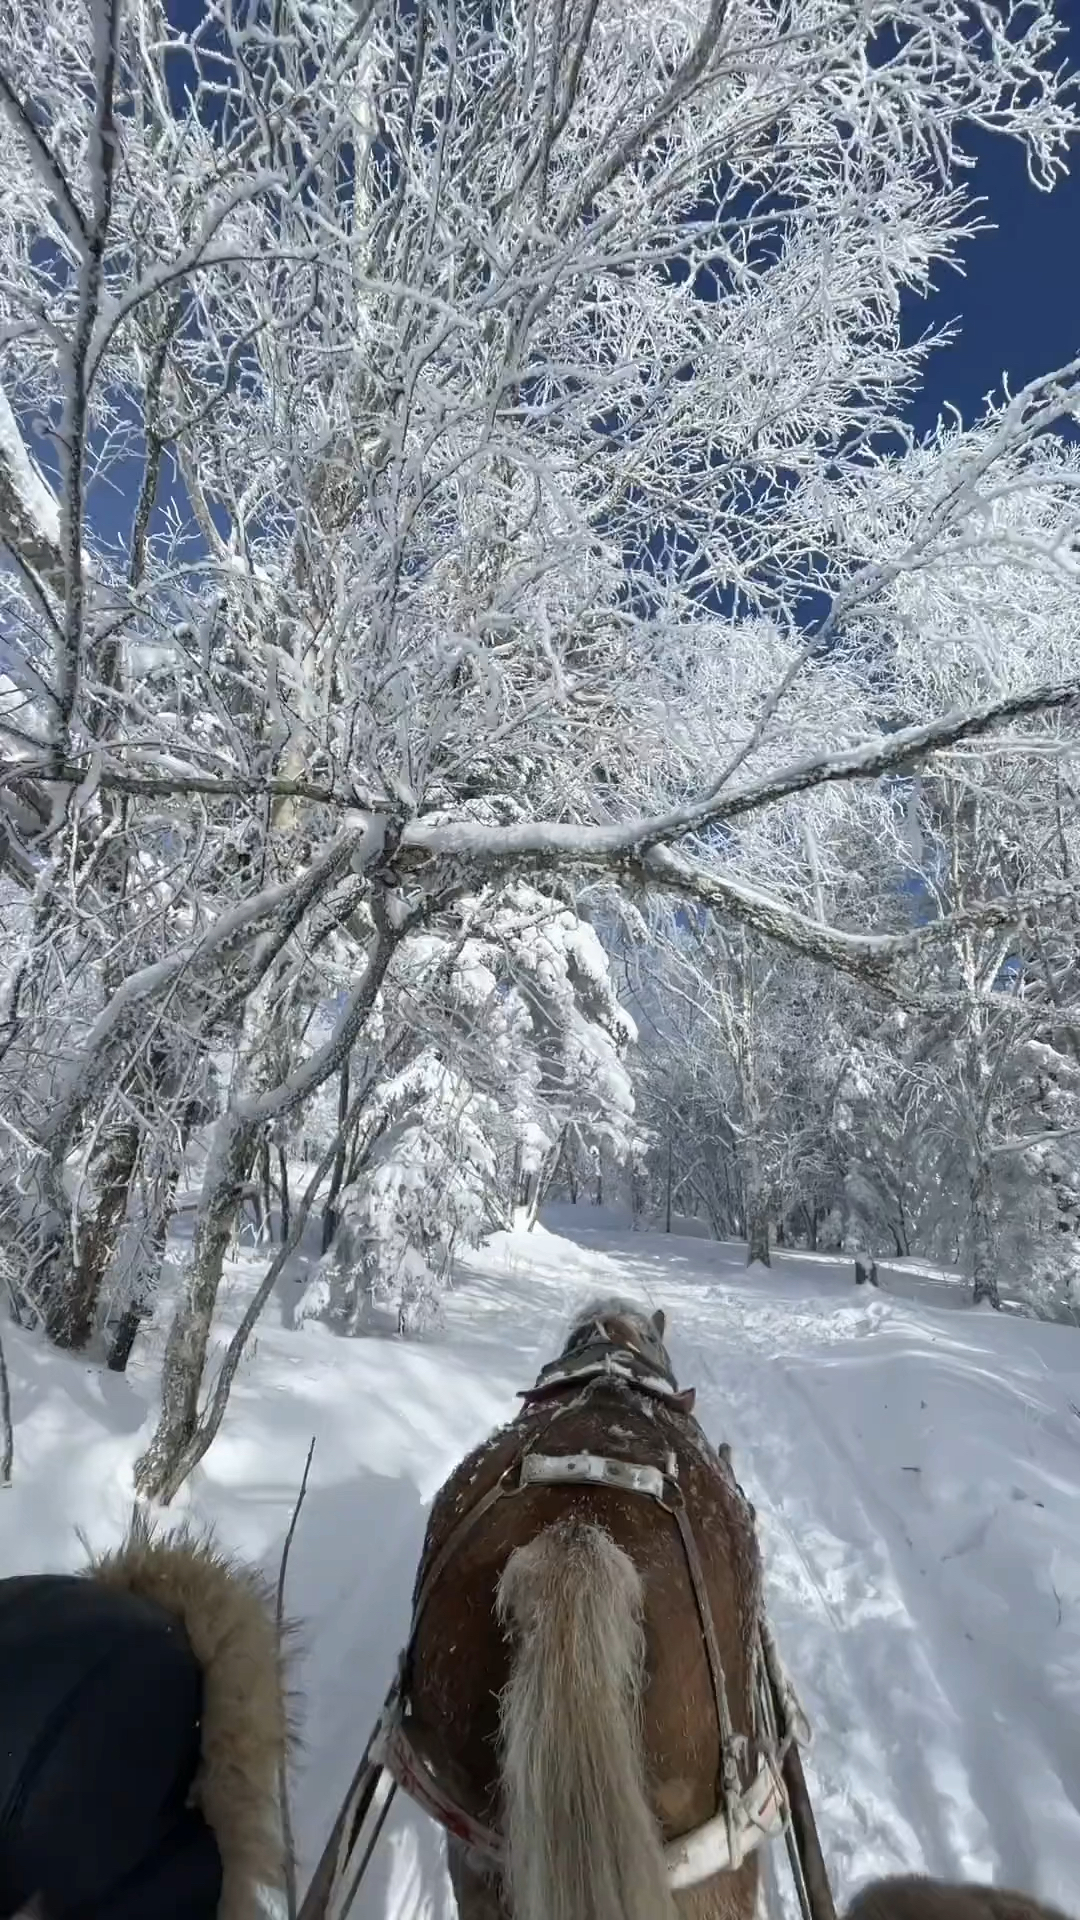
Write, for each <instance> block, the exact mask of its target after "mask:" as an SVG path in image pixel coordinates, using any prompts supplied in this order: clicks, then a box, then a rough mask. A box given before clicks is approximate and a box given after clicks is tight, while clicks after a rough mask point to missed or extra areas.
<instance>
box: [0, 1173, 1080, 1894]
mask: <svg viewBox="0 0 1080 1920" xmlns="http://www.w3.org/2000/svg"><path fill="white" fill-rule="evenodd" d="M547 1218H548V1223H549V1224H548V1226H547V1227H544V1226H540V1227H538V1228H537V1229H536V1230H535V1231H534V1232H533V1233H531V1234H530V1233H528V1232H527V1231H525V1230H524V1228H523V1227H519V1228H516V1229H515V1230H514V1231H512V1232H508V1233H503V1234H499V1235H496V1236H495V1237H494V1238H493V1239H492V1240H491V1241H489V1242H488V1243H487V1244H486V1245H485V1246H484V1247H483V1248H482V1249H481V1250H480V1251H479V1252H477V1253H476V1254H474V1255H472V1256H470V1257H469V1259H468V1261H467V1263H466V1264H465V1265H463V1266H462V1267H461V1269H460V1270H459V1283H458V1285H457V1287H456V1288H455V1290H454V1291H453V1293H452V1294H451V1295H450V1296H449V1298H448V1300H447V1304H446V1309H445V1315H444V1319H443V1324H442V1325H441V1327H440V1328H439V1329H438V1330H437V1331H430V1332H428V1333H426V1334H425V1335H424V1336H423V1337H422V1338H418V1339H412V1340H409V1341H398V1340H393V1339H389V1338H376V1337H372V1338H363V1339H353V1340H344V1339H341V1338H338V1337H336V1336H335V1335H333V1334H332V1333H330V1332H329V1331H328V1330H327V1329H326V1328H325V1327H323V1326H320V1325H318V1324H308V1325H305V1326H304V1327H303V1328H302V1329H297V1330H293V1329H292V1327H291V1320H292V1305H293V1302H294V1301H295V1299H296V1297H297V1294H298V1292H299V1287H298V1281H297V1279H290V1280H288V1281H286V1282H283V1283H282V1284H281V1287H280V1288H279V1293H278V1296H277V1299H276V1301H275V1302H274V1303H273V1304H272V1306H271V1309H270V1311H269V1313H268V1315H267V1318H266V1321H265V1323H264V1324H263V1325H262V1326H260V1328H259V1331H258V1334H257V1338H256V1341H255V1343H254V1347H253V1350H252V1352H251V1353H250V1354H249V1356H248V1358H247V1360H246V1362H245V1364H244V1366H243V1367H242V1368H241V1371H240V1374H239V1376H238V1378H237V1382H236V1385H235V1388H234V1392H233V1400H232V1403H231V1406H230V1410H229V1413H228V1416H227V1419H226V1423H225V1426H224V1428H223V1430H222V1433H221V1435H220V1437H219V1438H218V1440H217V1442H216V1444H215V1446H214V1447H213V1449H212V1451H211V1452H210V1454H209V1455H208V1457H207V1459H206V1461H205V1462H204V1464H203V1466H202V1467H201V1468H200V1469H199V1470H198V1471H197V1472H196V1474H195V1475H194V1476H193V1480H192V1482H191V1483H189V1485H188V1487H186V1488H185V1489H184V1491H183V1493H182V1494H181V1496H180V1498H179V1500H178V1502H177V1503H176V1509H177V1510H179V1511H181V1512H183V1511H185V1510H190V1511H194V1512H195V1513H196V1514H198V1515H199V1516H201V1517H203V1518H205V1519H208V1520H211V1521H213V1522H214V1523H215V1525H216V1526H217V1527H218V1529H219V1531H220V1533H221V1535H222V1537H223V1538H224V1539H225V1540H226V1541H227V1542H228V1543H229V1544H230V1545H231V1546H232V1547H233V1548H235V1549H236V1550H237V1551H238V1552H240V1553H243V1554H246V1555H250V1556H252V1557H253V1558H255V1559H256V1560H258V1561H260V1562H261V1563H262V1564H263V1565H264V1566H266V1567H267V1569H268V1570H276V1567H277V1563H278V1559H279V1556H280V1551H281V1545H282V1541H283V1538H284V1534H285V1529H286V1527H287V1525H288V1520H289V1515H290V1512H291V1509H292V1505H293V1501H294V1499H295V1496H296V1490H297V1486H298V1483H299V1480H300V1476H301V1473H302V1471H303V1464H304V1457H305V1454H306V1451H307V1445H308V1441H309V1439H310V1436H311V1434H312V1433H315V1434H316V1435H317V1437H318V1444H317V1448H316V1452H315V1458H314V1463H313V1467H312V1475H311V1483H310V1488H309V1492H308V1497H307V1501H306V1504H305V1507H304V1510H303V1513H302V1515H301V1519H300V1525H299V1530H298V1534H297V1539H296V1541H295V1544H294V1547H293V1552H292V1557H291V1561H290V1578H289V1606H290V1609H291V1611H292V1612H293V1613H294V1614H296V1615H298V1616H300V1617H301V1619H302V1621H303V1631H302V1654H301V1668H300V1674H299V1680H300V1685H301V1689H302V1692H303V1695H304V1703H305V1704H304V1721H305V1746H306V1752H305V1755H304V1757H303V1759H302V1761H301V1763H300V1765H299V1768H298V1772H297V1778H296V1782H295V1787H294V1794H293V1809H294V1818H295V1822H296V1827H297V1833H298V1841H299V1845H300V1848H301V1852H302V1861H301V1870H302V1875H305V1876H306V1873H307V1872H308V1871H309V1870H310V1867H311V1865H312V1863H313V1859H314V1856H315V1854H316V1852H317V1851H318V1849H319V1846H320V1845H321V1842H322V1840H323V1838H324V1836H325V1833H326V1830H327V1829H328V1827H329V1825H330V1822H331V1820H332V1818H333V1815H334V1813H335V1812H336V1810H337V1806H338V1803H339V1801H340V1798H341V1796H342V1794H343V1792H344V1789H345V1786H346V1784H347V1780H348V1778H349V1775H350V1773H351V1770H352V1767H353V1765H354V1764H355V1761H356V1759H357V1757H358V1755H359V1752H360V1749H361V1747H362V1745H363V1742H364V1740H365V1738H366V1735H367V1733H368V1731H369V1729H370V1726H371V1724H372V1722H373V1721H374V1719H375V1716H376V1712H377V1709H378V1706H379V1704H380V1700H381V1696H382V1694H383V1692H384V1691H385V1688H386V1687H387V1685H388V1684H389V1681H390V1678H391V1675H392V1671H393V1666H394V1660H395V1656H396V1654H397V1651H398V1648H399V1646H400V1644H401V1641H402V1639H403V1636H404V1634H405V1631H406V1625H407V1612H408V1601H409V1593H410V1589H411V1585H412V1580H413V1574H414V1570H415V1565H416V1560H417V1556H418V1553H419V1549H420V1544H421V1539H422V1535H423V1530H424V1524H425V1517H426V1512H427V1508H428V1505H429V1503H430V1501H431V1498H432V1496H433V1494H434V1492H435V1491H436V1489H437V1487H438V1486H439V1485H440V1483H441V1482H442V1480H443V1479H444V1478H445V1476H446V1475H447V1473H448V1472H449V1471H450V1469H451V1468H452V1466H453V1465H454V1464H455V1463H456V1462H457V1460H459V1459H460V1457H461V1456H462V1454H463V1453H464V1452H465V1451H466V1450H467V1449H468V1448H469V1447H470V1446H471V1445H473V1444H474V1443H475V1442H476V1441H477V1440H478V1439H480V1438H481V1437H482V1436H483V1435H484V1434H485V1433H486V1432H487V1431H488V1430H489V1429H490V1428H491V1427H492V1426H494V1425H496V1424H498V1423H500V1422H501V1421H502V1420H504V1419H505V1418H506V1417H507V1416H508V1415H510V1414H511V1413H512V1412H513V1410H514V1405H515V1403H514V1398H513V1396H514V1393H515V1391H516V1390H517V1389H518V1388H519V1387H521V1386H524V1385H526V1384H527V1383H529V1382H530V1381H531V1380H532V1379H533V1378H534V1376H535V1374H536V1373H537V1371H538V1370H539V1367H540V1365H541V1364H542V1363H543V1361H545V1360H547V1359H549V1358H550V1357H551V1356H552V1354H553V1353H554V1351H555V1350H556V1346H557V1342H558V1340H559V1337H560V1334H561V1331H562V1328H563V1325H564V1323H565V1320H566V1317H567V1315H568V1314H569V1312H570V1311H571V1309H572V1308H573V1307H574V1306H575V1305H581V1304H582V1302H583V1300H584V1298H585V1296H586V1295H595V1294H596V1293H597V1292H598V1291H603V1292H611V1291H618V1292H624V1293H627V1292H628V1293H630V1294H631V1295H632V1296H633V1297H635V1298H638V1299H641V1300H643V1301H645V1302H646V1303H647V1304H649V1305H650V1306H660V1305H662V1306H663V1307H664V1308H665V1309H666V1311H667V1312H668V1315H669V1322H670V1325H669V1337H670V1345H671V1352H672V1357H673V1360H674V1363H675V1367H676V1371H677V1374H678V1377H679V1380H680V1383H682V1384H693V1385H695V1386H696V1387H697V1389H698V1404H697V1411H698V1415H699V1417H700V1419H701V1421H702V1424H703V1425H704V1427H705V1430H706V1432H707V1433H708V1434H709V1435H710V1437H711V1438H712V1439H713V1440H714V1441H717V1442H719V1441H721V1440H728V1441H730V1443H731V1445H732V1447H733V1449H734V1462H735V1466H736V1470H737V1472H738V1474H739V1477H740V1480H741V1481H742V1484H743V1485H744V1487H745V1488H746V1491H747V1493H748V1495H749V1496H750V1498H751V1499H752V1500H753V1501H754V1503H755V1506H756V1508H757V1512H758V1523H759V1527H760V1532H761V1538H762V1543H763V1547H764V1551H765V1555H766V1562H767V1571H768V1596H769V1607H770V1612H771V1616H772V1620H773V1624H774V1627H775V1629H776V1632H777V1635H778V1638H779V1641H780V1645H781V1648H782V1651H783V1653H784V1655H785V1658H786V1660H787V1663H788V1665H789V1667H790V1668H791V1670H792V1673H793V1675H794V1677H795V1680H796V1683H797V1685H798V1688H799V1690H800V1692H801V1695H802V1698H803V1701H804V1704H805V1705H806V1707H807V1709H808V1711H809V1713H810V1716H811V1719H812V1721H813V1723H814V1726H815V1729H816V1737H815V1741H814V1745H813V1747H812V1749H811V1751H810V1753H809V1755H808V1762H807V1763H808V1773H809V1778H810V1786H811V1792H812V1793H813V1796H814V1801H815V1806H816V1809H817V1813H818V1817H819V1821H820V1825H821V1829H822V1835H823V1839H824V1843H825V1848H826V1854H827V1857H828V1861H829V1865H830V1867H831V1870H832V1874H833V1878H834V1883H835V1886H836V1889H837V1892H838V1895H839V1896H841V1897H845V1896H846V1895H847V1894H849V1893H850V1892H851V1891H852V1889H853V1888H854V1887H855V1886H856V1885H857V1884H858V1883H860V1882H861V1881H863V1880H865V1879H866V1878H867V1877H869V1876H871V1875H872V1874H874V1873H875V1872H883V1871H889V1870H895V1869H903V1868H909V1869H920V1868H922V1869H925V1870H927V1871H930V1872H934V1873H941V1874H947V1875H951V1876H955V1877H959V1878H964V1877H967V1878H992V1879H996V1880H998V1881H1001V1882H1006V1883H1012V1884H1015V1885H1019V1886H1021V1887H1024V1888H1026V1889H1028V1890H1030V1891H1031V1892H1034V1893H1037V1894H1038V1895H1039V1896H1041V1897H1042V1898H1043V1899H1045V1900H1048V1901H1057V1902H1059V1903H1062V1904H1064V1905H1066V1906H1068V1904H1069V1903H1070V1901H1071V1900H1072V1899H1073V1897H1074V1889H1075V1885H1076V1880H1077V1863H1078V1861H1080V1748H1078V1746H1077V1742H1076V1740H1075V1737H1074V1733H1073V1731H1072V1729H1073V1728H1074V1727H1075V1724H1076V1721H1075V1716H1076V1714H1077V1711H1078V1710H1080V1472H1078V1466H1080V1331H1077V1330H1075V1329H1073V1328H1070V1327H1063V1326H1055V1325H1049V1324H1046V1323H1043V1322H1039V1321H1034V1320H1029V1319H1024V1318H1019V1317H1012V1316H1007V1315H997V1314H993V1313H989V1312H986V1313H983V1312H975V1311H972V1310H971V1309H970V1308H969V1307H967V1306H966V1305H965V1304H964V1296H963V1294H962V1292H961V1290H960V1289H959V1288H956V1287H955V1286H952V1285H950V1284H949V1283H948V1281H947V1280H946V1279H945V1278H943V1277H941V1276H938V1275H936V1274H935V1273H934V1272H933V1271H932V1270H926V1269H923V1270H919V1271H915V1272H906V1271H905V1270H904V1269H903V1268H902V1267H892V1268H889V1269H888V1270H887V1271H886V1270H883V1280H884V1285H883V1287H882V1289H881V1290H880V1291H875V1290H871V1289H869V1288H859V1289H858V1290H856V1288H855V1287H854V1284H853V1269H852V1266H851V1264H850V1263H845V1264H842V1265H841V1264H838V1263H836V1262H834V1261H830V1260H826V1259H822V1258H810V1257H806V1256H800V1255H791V1256H779V1257H777V1259H776V1263H775V1265H774V1268H773V1269H772V1270H771V1271H765V1270H763V1269H760V1268H758V1269H756V1270H755V1271H754V1272H753V1273H752V1274H751V1273H748V1272H747V1270H746V1268H745V1266H744V1265H743V1264H742V1263H743V1261H744V1259H745V1253H744V1250H743V1249H741V1248H738V1247H735V1246H729V1245H724V1244H717V1243H714V1242H710V1241H707V1240H703V1239H701V1238H692V1237H690V1236H689V1235H687V1236H685V1237H683V1236H673V1237H671V1238H667V1237H665V1236H663V1235H660V1234H651V1233H639V1234H635V1233H632V1232H630V1231H629V1230H628V1229H627V1228H626V1227H625V1225H623V1224H622V1223H620V1222H619V1220H618V1216H616V1215H611V1214H607V1213H603V1212H601V1211H599V1210H593V1209H588V1208H581V1209H570V1208H561V1209H557V1210H552V1212H551V1214H549V1215H548V1216H547ZM555 1229H557V1230H555ZM264 1264H265V1257H264V1256H263V1255H261V1254H256V1253H253V1252H250V1251H248V1252H242V1253H241V1254H240V1255H239V1256H238V1257H237V1258H236V1259H235V1260H234V1261H233V1262H232V1263H231V1265H230V1269H229V1282H228V1287H227V1289H226V1297H225V1299H224V1301H223V1305H222V1311H221V1315H220V1325H219V1328H218V1330H217V1332H218V1338H219V1339H224V1338H226V1337H227V1336H228V1333H229V1332H230V1331H231V1328H232V1326H233V1325H234V1324H235V1322H236V1320H237V1319H238V1317H239V1315H240V1314H241V1313H242V1311H243V1307H244V1304H245V1301H246V1300H247V1298H248V1297H249V1296H250V1290H251V1288H252V1287H253V1286H254V1285H256V1284H257V1282H258V1278H259V1276H260V1274H261V1272H262V1271H263V1270H264ZM301 1264H302V1263H301ZM162 1339H163V1332H162V1331H161V1330H160V1329H158V1328H156V1327H155V1329H153V1330H152V1332H151V1333H150V1335H149V1336H148V1337H147V1340H146V1343H145V1345H140V1347H139V1348H138V1349H137V1351H136V1355H135V1358H134V1359H133V1361H132V1365H131V1369H130V1375H129V1377H126V1378H121V1377H116V1376H113V1375H110V1374H107V1373H104V1372H102V1371H101V1370H100V1369H99V1368H98V1367H97V1366H95V1365H91V1364H88V1363H85V1362H82V1361H78V1360H73V1359H71V1358H67V1357H64V1356H60V1355H58V1354H56V1353H54V1352H52V1351H50V1350H47V1349H46V1348H45V1346H44V1345H43V1344H42V1343H41V1342H40V1341H39V1340H38V1339H37V1338H31V1337H28V1336H27V1335H25V1334H23V1333H21V1332H20V1331H19V1330H17V1329H15V1328H11V1327H6V1328H5V1330H4V1341H5V1347H6V1351H7V1358H8V1365H9V1370H10V1373H11V1380H12V1392H13V1399H14V1409H15V1416H16V1422H17V1427H16V1463H15V1485H14V1486H13V1488H12V1489H11V1490H10V1491H8V1492H6V1493H4V1494H2V1495H0V1568H2V1570H3V1571H4V1572H5V1573H7V1572H18V1571H24V1570H27V1571H28V1570H30V1569H33V1568H37V1567H43V1566H47V1567H64V1566H71V1565H75V1564H77V1563H78V1562H79V1560H80V1558H81V1554H80V1548H79V1545H78V1542H77V1540H76V1537H75V1529H76V1527H77V1526H81V1527H83V1528H84V1529H85V1530H86V1532H87V1533H88V1535H89V1537H90V1539H91V1541H92V1542H93V1544H94V1545H95V1546H102V1545H105V1544H107V1543H108V1542H110V1541H112V1540H114V1539H115V1538H116V1537H117V1536H118V1535H119V1533H120V1531H121V1530H122V1527H123V1525H124V1522H125V1519H126V1516H127V1514H128V1512H129V1509H130V1498H131V1495H130V1467H131V1462H132V1460H133V1458H134V1457H135V1455H136V1454H137V1453H138V1451H139V1450H140V1447H141V1445H142V1444H143V1443H144V1441H145V1438H146V1435H147V1432H148V1430H149V1429H148V1421H149V1420H150V1418H151V1417H152V1414H153V1411H154V1409H153V1406H152V1399H153V1391H152V1382H153V1379H154V1376H155V1373H156V1368H157V1364H158V1360H159V1357H160V1347H161V1342H162ZM441 1862H442V1843H441V1839H440V1837H439V1835H438V1834H437V1832H436V1831H435V1829H434V1828H433V1827H431V1826H430V1824H429V1823H428V1822H427V1821H426V1819H425V1817H424V1816H423V1815H422V1814H420V1813H419V1812H418V1811H415V1810H413V1809H412V1808H411V1807H409V1806H407V1805H406V1806H404V1807H402V1806H401V1805H397V1806H395V1809H394V1811H393V1813H392V1816H391V1820H390V1823H389V1825H388V1829H387V1832H386V1834H385V1835H384V1838H383V1840H382V1841H381V1842H380V1846H379V1849H378V1851H377V1853H376V1856H375V1861H374V1863H373V1866H372V1869H371V1871H370V1874H369V1877H368V1879H367V1880H366V1882H365V1886H364V1889H363V1892H362V1896H361V1899H360V1902H359V1904H358V1906H357V1909H356V1913H357V1920H383V1917H384V1916H385V1920H416V1917H417V1916H420V1915H423V1916H424V1917H425V1920H428V1917H429V1916H430V1917H432V1920H435V1917H436V1916H438V1920H441V1916H442V1915H444V1914H447V1915H448V1914H450V1913H451V1912H452V1907H451V1902H450V1895H449V1889H448V1884H447V1882H446V1879H445V1874H444V1871H443V1867H442V1864H441ZM778 1865H779V1867H780V1868H781V1873H780V1878H781V1881H783V1870H782V1869H783V1863H782V1861H780V1862H778Z"/></svg>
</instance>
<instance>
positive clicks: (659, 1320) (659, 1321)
mask: <svg viewBox="0 0 1080 1920" xmlns="http://www.w3.org/2000/svg"><path fill="white" fill-rule="evenodd" d="M652 1323H653V1326H654V1327H655V1328H656V1331H657V1333H658V1334H659V1336H660V1338H661V1340H662V1339H663V1337H664V1335H665V1333H666V1332H667V1314H666V1313H665V1312H664V1309H663V1307H657V1309H656V1312H655V1313H654V1314H653V1317H652Z"/></svg>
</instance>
